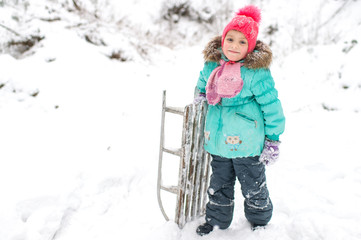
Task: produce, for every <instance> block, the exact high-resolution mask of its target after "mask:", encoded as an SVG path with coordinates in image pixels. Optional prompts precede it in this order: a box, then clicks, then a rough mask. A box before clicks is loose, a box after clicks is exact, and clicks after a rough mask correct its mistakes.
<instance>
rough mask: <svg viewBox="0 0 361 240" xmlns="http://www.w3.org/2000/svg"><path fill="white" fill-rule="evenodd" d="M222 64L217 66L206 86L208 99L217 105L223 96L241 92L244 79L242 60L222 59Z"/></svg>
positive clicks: (232, 95)
mask: <svg viewBox="0 0 361 240" xmlns="http://www.w3.org/2000/svg"><path fill="white" fill-rule="evenodd" d="M220 63H221V66H219V67H217V68H215V69H214V70H213V72H212V73H211V75H210V76H209V79H208V83H207V86H206V93H207V101H208V103H209V104H211V105H216V104H217V103H218V102H219V101H220V100H221V98H232V97H234V96H236V95H237V94H238V93H240V92H241V90H242V87H243V80H242V78H241V66H242V65H243V63H240V62H233V61H229V62H225V61H224V60H221V61H220Z"/></svg>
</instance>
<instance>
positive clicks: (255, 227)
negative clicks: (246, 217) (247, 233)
mask: <svg viewBox="0 0 361 240" xmlns="http://www.w3.org/2000/svg"><path fill="white" fill-rule="evenodd" d="M251 228H252V231H256V230H259V229H265V228H266V224H257V223H251Z"/></svg>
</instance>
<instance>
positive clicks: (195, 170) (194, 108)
mask: <svg viewBox="0 0 361 240" xmlns="http://www.w3.org/2000/svg"><path fill="white" fill-rule="evenodd" d="M207 106H208V105H207V103H206V102H205V101H204V102H202V103H200V104H197V105H195V104H189V105H187V106H185V107H184V108H183V109H182V108H174V107H168V106H167V105H166V91H163V107H162V121H161V134H160V149H159V163H158V183H157V196H158V203H159V207H160V210H161V211H162V214H163V216H164V218H165V219H166V220H167V221H169V217H168V215H167V214H166V212H165V210H164V208H163V203H162V198H161V191H162V190H163V191H167V192H170V193H174V194H176V195H177V201H176V206H175V219H174V221H175V222H176V223H177V224H178V226H179V227H180V228H183V226H184V225H185V224H186V223H187V222H189V221H192V220H194V219H195V218H198V217H200V216H203V215H204V213H205V208H206V203H207V189H208V186H209V175H210V159H211V156H210V154H209V153H207V152H206V151H205V150H204V148H203V144H204V125H205V118H206V113H207ZM166 113H171V114H178V115H180V116H182V117H183V131H182V143H181V147H180V148H178V149H176V150H171V149H167V148H165V147H164V126H165V125H164V124H165V117H166ZM164 153H168V154H173V155H176V156H179V159H180V162H179V175H178V185H177V186H166V185H164V184H163V179H162V170H163V169H162V163H163V154H164Z"/></svg>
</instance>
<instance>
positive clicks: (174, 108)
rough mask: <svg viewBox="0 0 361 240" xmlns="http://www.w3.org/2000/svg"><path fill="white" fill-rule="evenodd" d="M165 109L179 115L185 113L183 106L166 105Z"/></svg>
mask: <svg viewBox="0 0 361 240" xmlns="http://www.w3.org/2000/svg"><path fill="white" fill-rule="evenodd" d="M165 111H166V112H170V113H175V114H178V115H182V116H183V114H184V110H183V109H182V108H177V107H166V108H165Z"/></svg>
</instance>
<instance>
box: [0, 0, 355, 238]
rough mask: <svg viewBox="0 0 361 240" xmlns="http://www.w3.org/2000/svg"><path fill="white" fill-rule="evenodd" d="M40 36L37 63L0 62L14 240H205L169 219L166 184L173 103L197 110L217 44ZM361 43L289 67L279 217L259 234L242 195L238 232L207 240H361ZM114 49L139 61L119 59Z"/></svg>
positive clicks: (47, 29)
mask: <svg viewBox="0 0 361 240" xmlns="http://www.w3.org/2000/svg"><path fill="white" fill-rule="evenodd" d="M134 2H135V3H138V2H139V1H134ZM138 4H139V3H138ZM329 6H330V7H329V8H330V9H334V7H333V5H332V4H330V5H329ZM358 6H360V5H358ZM128 7H129V6H128ZM154 8H155V7H154ZM0 10H1V11H3V10H4V11H5V9H2V8H0ZM347 21H348V20H347ZM347 21H346V20H345V23H346V22H347ZM33 26H39V28H41V33H42V34H44V35H45V36H46V38H45V39H44V40H42V41H41V42H40V44H38V45H36V46H35V47H34V48H33V49H32V51H33V52H34V53H33V54H29V56H26V57H24V58H21V59H15V58H13V57H12V56H10V55H9V54H2V55H0V66H2V71H1V75H0V86H1V88H0V123H1V132H0V163H1V167H0V192H1V198H0V199H1V200H0V239H1V240H48V239H56V240H72V239H87V240H103V239H107V240H111V239H147V240H149V239H150V240H153V239H154V240H155V239H156V240H189V239H200V237H199V236H197V235H196V234H195V229H196V227H197V225H198V224H199V223H201V222H202V221H203V219H197V220H195V221H193V222H190V223H188V224H187V225H186V226H185V227H184V228H183V229H182V230H180V229H179V228H178V227H177V225H176V224H175V223H173V222H172V221H169V222H166V221H165V220H164V218H163V216H162V214H161V212H160V210H159V208H158V205H157V198H156V178H157V164H158V150H159V134H160V116H161V104H162V99H161V97H162V91H163V90H164V89H165V90H167V102H168V104H169V105H171V106H184V105H186V104H188V103H190V102H191V101H192V97H193V89H194V86H195V84H196V81H197V78H198V73H199V71H200V69H201V67H202V65H203V62H202V61H203V60H202V55H201V51H202V48H203V46H204V44H205V43H206V41H207V38H204V39H202V40H200V41H199V44H194V45H192V46H188V45H187V44H184V45H180V46H178V47H176V48H173V49H170V48H166V47H164V46H161V45H159V46H158V45H152V44H149V46H148V45H146V44H147V43H146V42H142V41H141V40H140V43H141V44H139V45H136V44H134V43H135V42H136V40H134V41H133V39H132V38H135V37H136V36H134V35H131V36H130V37H129V38H127V37H125V36H124V34H125V33H126V32H127V29H122V30H121V31H120V33H116V34H115V33H114V34H113V35H112V29H111V28H110V29H111V30H109V28H108V30H107V31H105V30H104V29H106V28H104V26H101V27H99V28H98V30H99V32H101V35H102V36H103V37H104V38H106V40H107V41H108V43H109V42H110V43H111V44H108V45H107V46H95V45H94V44H90V43H88V42H86V41H85V40H84V39H83V38H82V37H80V36H81V34H79V31H75V30H74V29H73V28H71V27H69V19H68V20H63V21H57V22H45V21H41V20H34V23H33ZM187 26H188V25H187ZM12 27H13V26H12ZM360 33H361V31H360V28H357V29H355V32H353V33H349V35H345V36H344V38H342V40H340V41H337V43H333V44H331V43H328V44H323V45H320V44H318V45H305V46H303V47H300V48H299V49H298V50H294V51H292V52H289V53H288V54H287V55H279V56H276V58H275V61H274V63H273V65H272V69H271V70H272V73H273V76H274V78H275V81H276V87H277V88H278V90H279V95H280V99H281V101H282V104H283V106H284V111H285V115H286V120H287V122H286V131H285V133H284V135H282V137H281V141H282V145H281V157H280V160H279V162H277V163H276V164H275V165H272V166H270V167H268V168H267V177H268V186H269V189H270V194H271V198H272V201H273V204H274V215H273V218H272V220H271V222H270V224H269V226H268V227H267V229H265V230H259V231H255V232H252V231H251V230H250V227H249V225H248V223H247V221H246V219H245V217H244V215H243V199H242V196H241V194H240V191H239V186H238V185H237V192H238V194H237V197H236V210H235V215H234V221H233V223H232V225H231V227H230V228H229V229H227V230H216V231H214V232H213V233H212V234H210V235H209V236H205V237H203V239H230V240H232V239H246V240H251V239H260V238H262V239H266V240H270V239H292V240H294V239H296V240H297V239H302V240H304V239H312V240H313V239H327V240H329V239H335V240H336V239H337V240H338V239H347V240H353V239H361V229H360V227H359V226H360V224H361V217H360V216H361V205H360V202H361V161H360V160H361V157H360V155H359V152H360V151H359V144H360V136H361V125H360V122H361V78H360V75H359V73H358V68H359V60H358V58H359V56H361V46H360V44H359V43H356V44H352V43H351V40H353V39H355V40H357V41H358V42H360V41H361V38H360V36H361V35H360ZM122 34H123V35H122ZM357 36H358V37H357ZM126 40H129V41H126ZM186 40H189V39H186ZM281 40H283V39H281ZM285 40H287V39H285ZM279 45H280V43H278V44H277V45H276V46H279ZM122 47H123V48H122ZM139 47H143V48H142V49H143V50H144V49H147V51H148V53H147V55H146V56H147V57H145V55H142V54H141V52H142V51H139ZM113 48H114V49H119V48H120V49H122V50H124V51H125V56H126V57H128V58H130V59H132V60H127V61H124V62H121V61H117V60H111V59H109V58H108V57H107V56H106V55H107V54H109V52H110V51H112V50H113ZM276 52H279V53H282V52H283V51H282V49H278V50H276ZM141 58H144V59H141ZM170 123H171V124H172V122H170ZM179 131H181V129H180V128H177V127H170V128H169V129H168V131H167V132H166V140H168V141H169V142H177V140H178V138H177V136H179V134H180V132H179ZM175 147H177V146H175ZM164 161H166V160H164ZM176 168H177V164H170V165H169V167H168V168H166V169H164V171H165V172H166V173H165V176H167V175H168V176H169V177H170V178H171V177H172V174H170V173H171V172H177V169H176ZM173 178H174V176H173ZM172 180H174V179H170V181H172ZM164 197H166V198H165V199H167V202H166V203H165V205H166V210H167V212H168V213H169V214H170V215H171V217H173V216H172V213H173V211H174V206H173V201H172V198H171V197H169V196H164Z"/></svg>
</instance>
